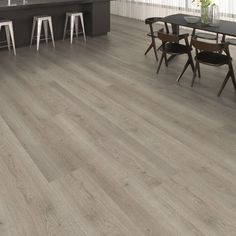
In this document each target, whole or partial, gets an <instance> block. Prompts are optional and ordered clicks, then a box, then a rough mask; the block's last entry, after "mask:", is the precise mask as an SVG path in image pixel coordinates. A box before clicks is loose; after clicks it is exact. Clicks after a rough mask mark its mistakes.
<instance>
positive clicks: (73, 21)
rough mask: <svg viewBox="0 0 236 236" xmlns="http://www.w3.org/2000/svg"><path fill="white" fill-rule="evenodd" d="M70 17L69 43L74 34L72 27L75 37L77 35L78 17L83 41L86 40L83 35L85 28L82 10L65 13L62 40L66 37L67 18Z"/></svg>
mask: <svg viewBox="0 0 236 236" xmlns="http://www.w3.org/2000/svg"><path fill="white" fill-rule="evenodd" d="M69 18H70V43H71V44H72V42H73V35H74V29H75V34H76V37H77V38H78V36H79V18H80V22H81V27H82V33H83V36H84V42H86V36H85V29H84V19H83V13H82V12H67V13H66V21H65V27H64V33H63V40H65V37H66V32H67V31H66V29H67V24H68V19H69ZM80 33H81V32H80Z"/></svg>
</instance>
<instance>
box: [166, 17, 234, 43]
mask: <svg viewBox="0 0 236 236" xmlns="http://www.w3.org/2000/svg"><path fill="white" fill-rule="evenodd" d="M189 16H193V15H187V14H173V15H169V16H166V17H164V18H163V19H162V21H163V22H165V23H169V24H171V25H172V30H173V33H175V34H178V33H179V27H180V26H183V27H187V28H191V29H193V35H194V33H195V30H201V31H207V32H211V33H217V34H222V35H223V40H224V39H225V37H226V36H232V37H236V22H233V21H226V20H220V22H219V25H217V26H214V25H206V24H203V23H201V20H200V17H199V21H198V22H197V23H188V22H187V21H186V20H185V17H189Z"/></svg>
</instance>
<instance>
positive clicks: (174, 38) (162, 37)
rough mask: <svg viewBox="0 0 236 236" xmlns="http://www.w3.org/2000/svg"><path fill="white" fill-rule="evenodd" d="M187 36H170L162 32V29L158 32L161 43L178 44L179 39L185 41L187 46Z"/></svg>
mask: <svg viewBox="0 0 236 236" xmlns="http://www.w3.org/2000/svg"><path fill="white" fill-rule="evenodd" d="M188 36H189V34H181V35H178V34H170V33H168V32H164V29H160V30H159V31H158V38H159V39H160V40H161V41H162V43H178V42H179V41H180V40H181V39H185V41H186V44H187V42H188Z"/></svg>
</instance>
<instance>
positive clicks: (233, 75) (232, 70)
mask: <svg viewBox="0 0 236 236" xmlns="http://www.w3.org/2000/svg"><path fill="white" fill-rule="evenodd" d="M229 69H230V71H231V79H232V83H233V86H234V89H235V90H236V81H235V74H234V68H233V65H232V63H231V62H230V63H229Z"/></svg>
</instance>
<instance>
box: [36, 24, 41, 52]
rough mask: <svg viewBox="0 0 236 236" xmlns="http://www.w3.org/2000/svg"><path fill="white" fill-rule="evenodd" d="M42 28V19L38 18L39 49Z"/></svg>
mask: <svg viewBox="0 0 236 236" xmlns="http://www.w3.org/2000/svg"><path fill="white" fill-rule="evenodd" d="M41 29H42V20H41V19H38V24H37V51H38V50H39V42H40V35H41Z"/></svg>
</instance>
